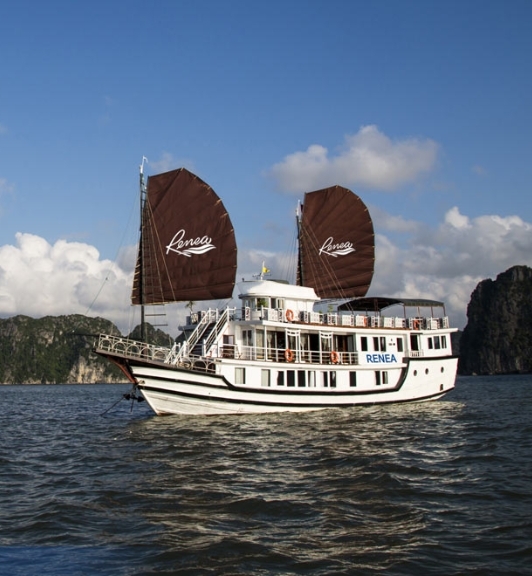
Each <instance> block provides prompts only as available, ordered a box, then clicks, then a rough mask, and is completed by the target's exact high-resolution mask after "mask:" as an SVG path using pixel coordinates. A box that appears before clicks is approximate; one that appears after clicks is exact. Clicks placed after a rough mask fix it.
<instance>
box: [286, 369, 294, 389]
mask: <svg viewBox="0 0 532 576" xmlns="http://www.w3.org/2000/svg"><path fill="white" fill-rule="evenodd" d="M286 385H287V386H295V385H296V371H295V370H287V371H286Z"/></svg>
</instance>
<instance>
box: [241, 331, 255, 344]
mask: <svg viewBox="0 0 532 576" xmlns="http://www.w3.org/2000/svg"><path fill="white" fill-rule="evenodd" d="M242 343H243V344H244V346H253V333H252V332H251V330H242Z"/></svg>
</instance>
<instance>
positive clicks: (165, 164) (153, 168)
mask: <svg viewBox="0 0 532 576" xmlns="http://www.w3.org/2000/svg"><path fill="white" fill-rule="evenodd" d="M148 166H149V167H150V173H152V174H161V173H162V172H168V171H170V170H175V169H176V168H181V167H182V166H186V167H187V168H188V169H189V170H191V171H192V172H193V171H194V166H193V163H192V162H191V161H190V160H184V159H182V158H181V159H179V158H174V156H173V155H172V154H170V152H163V153H162V155H161V158H160V159H159V160H154V161H151V160H148Z"/></svg>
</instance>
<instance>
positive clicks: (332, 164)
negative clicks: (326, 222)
mask: <svg viewBox="0 0 532 576" xmlns="http://www.w3.org/2000/svg"><path fill="white" fill-rule="evenodd" d="M437 153H438V145H437V144H436V142H434V141H433V140H429V139H424V140H420V139H417V138H409V139H405V140H398V141H393V140H391V139H390V138H389V137H388V136H386V135H385V134H383V133H382V132H380V131H379V129H378V128H377V126H374V125H371V126H363V127H362V128H361V129H360V130H359V131H358V132H357V133H356V134H354V135H350V136H347V137H346V138H345V142H344V145H343V147H342V149H341V150H340V152H339V153H338V154H337V155H335V156H330V155H329V152H328V150H327V148H325V147H323V146H320V145H318V144H314V145H312V146H309V147H308V148H307V150H306V151H304V152H294V153H293V154H289V155H288V156H286V157H285V159H284V160H283V161H282V162H279V163H278V164H275V165H274V166H273V168H272V169H271V170H270V175H271V176H272V177H273V178H274V179H275V180H276V182H277V184H278V187H279V188H280V189H281V190H284V191H287V192H297V193H299V192H302V191H309V190H315V189H317V188H320V187H325V186H330V185H331V183H336V184H342V185H345V186H362V187H365V188H374V189H379V190H393V189H395V188H397V187H399V186H401V185H402V184H404V183H406V182H413V181H415V180H416V179H417V178H418V177H419V176H420V175H421V174H423V173H426V172H429V171H431V170H432V169H433V168H434V166H435V164H436V158H437Z"/></svg>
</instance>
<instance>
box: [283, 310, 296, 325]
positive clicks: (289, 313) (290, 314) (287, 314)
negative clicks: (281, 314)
mask: <svg viewBox="0 0 532 576" xmlns="http://www.w3.org/2000/svg"><path fill="white" fill-rule="evenodd" d="M285 317H286V319H287V321H288V322H292V320H293V319H294V313H293V312H292V310H290V309H288V310H287V311H286V312H285Z"/></svg>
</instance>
